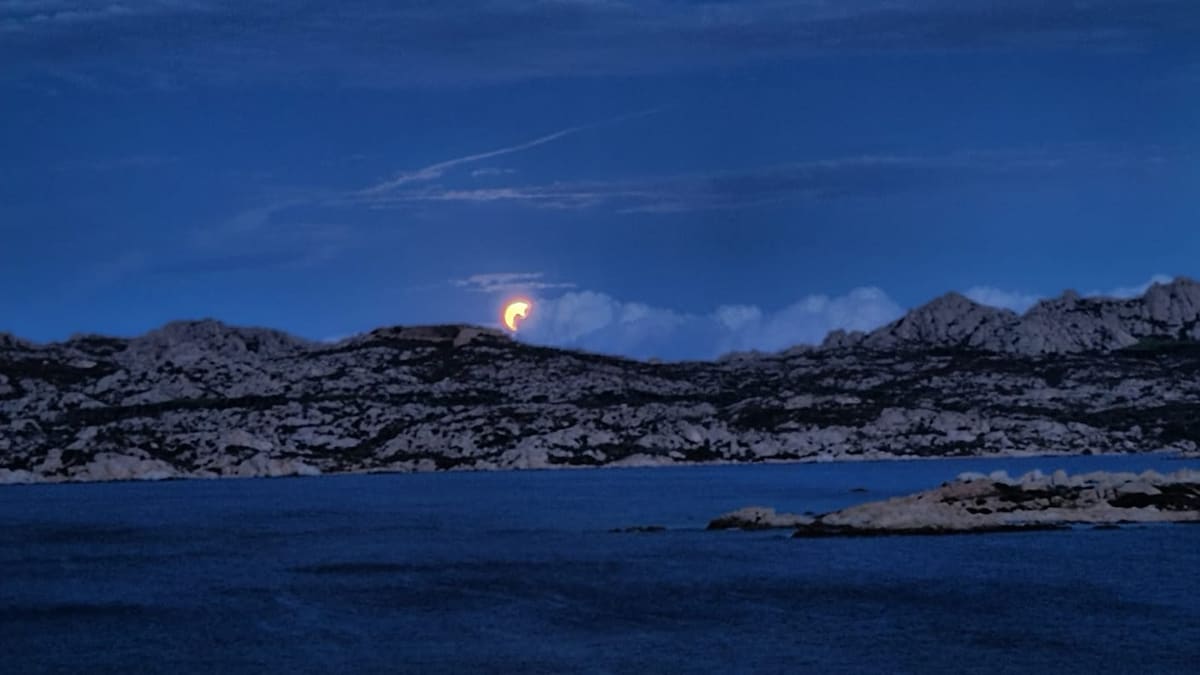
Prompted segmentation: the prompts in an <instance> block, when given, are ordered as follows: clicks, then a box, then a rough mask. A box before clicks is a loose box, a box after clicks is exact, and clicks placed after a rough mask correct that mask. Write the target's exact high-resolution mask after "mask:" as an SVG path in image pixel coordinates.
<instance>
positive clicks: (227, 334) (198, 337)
mask: <svg viewBox="0 0 1200 675" xmlns="http://www.w3.org/2000/svg"><path fill="white" fill-rule="evenodd" d="M311 346H312V345H311V343H309V342H308V341H306V340H303V339H301V338H297V337H294V336H292V335H289V334H287V333H284V332H282V331H276V330H270V329H266V328H243V327H239V326H229V325H227V324H224V323H222V322H220V321H216V320H214V319H202V320H198V321H172V322H171V323H168V324H167V325H165V326H163V327H162V328H159V329H157V330H153V331H150V332H149V333H146V334H145V335H143V336H141V337H137V338H134V339H132V340H130V341H129V347H128V349H127V350H126V353H127V355H128V356H127V358H126V359H124V360H128V361H131V362H146V361H150V362H158V361H164V360H169V361H172V362H174V363H177V364H185V363H191V362H195V361H198V360H200V359H203V358H212V357H220V358H225V359H230V360H237V361H244V360H256V359H260V358H274V357H280V356H288V355H291V354H294V353H296V352H299V351H303V350H305V349H308V348H309V347H311Z"/></svg>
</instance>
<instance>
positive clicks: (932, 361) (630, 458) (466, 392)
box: [0, 282, 1200, 482]
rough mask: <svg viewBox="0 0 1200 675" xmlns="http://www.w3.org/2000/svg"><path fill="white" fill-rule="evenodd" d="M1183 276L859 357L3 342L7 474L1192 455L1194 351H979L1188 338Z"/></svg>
mask: <svg viewBox="0 0 1200 675" xmlns="http://www.w3.org/2000/svg"><path fill="white" fill-rule="evenodd" d="M1194 287H1195V284H1192V283H1190V282H1176V283H1174V284H1171V285H1168V286H1159V287H1155V288H1153V289H1151V292H1148V293H1147V296H1146V298H1143V299H1141V300H1129V301H1115V300H1084V299H1079V298H1077V297H1071V296H1068V297H1064V298H1061V299H1059V300H1055V301H1049V302H1047V303H1044V304H1043V306H1039V307H1035V308H1034V309H1033V310H1031V311H1030V312H1029V313H1027V314H1026V315H1025V316H1024V317H1019V318H1018V317H1016V315H1013V314H1011V313H1006V312H1003V311H1000V310H990V309H987V308H981V307H979V306H977V305H973V303H970V301H968V300H966V299H965V298H962V297H961V296H953V295H951V296H946V297H944V298H941V299H940V300H938V301H935V302H934V303H931V305H930V306H928V307H927V308H925V310H924V311H918V312H915V313H914V314H913V315H912V316H911V318H910V320H908V321H906V322H903V323H899V324H895V325H893V326H892V327H891V328H889V329H881V330H884V332H883V333H879V332H876V333H873V334H872V335H871V336H867V337H863V336H862V335H861V334H845V333H841V334H836V333H835V334H834V335H831V336H830V340H829V341H827V342H828V344H830V345H837V344H842V345H849V344H857V345H858V346H857V347H855V348H848V347H845V346H843V347H841V348H832V347H830V348H826V349H793V350H788V351H785V352H782V353H779V354H773V355H762V354H757V355H746V356H745V357H743V358H730V359H726V360H723V361H719V362H712V363H704V362H688V363H646V362H639V361H633V360H628V359H620V358H612V357H605V356H599V355H595V354H586V353H580V352H570V351H563V350H554V349H548V348H539V347H530V346H526V345H523V344H521V343H518V342H515V341H513V340H512V339H510V338H509V337H508V336H506V335H504V334H502V333H499V332H497V331H492V330H487V329H482V328H477V327H470V326H423V327H395V328H382V329H379V330H375V331H372V332H370V333H367V334H363V335H358V336H355V337H352V338H348V339H346V340H343V341H341V342H338V343H336V344H322V343H312V342H307V341H304V340H300V339H296V338H292V337H290V336H287V335H286V334H283V333H278V332H276V331H269V330H265V329H255V328H237V327H231V326H225V325H223V324H220V323H218V322H214V321H198V322H177V323H174V324H169V325H168V326H166V327H164V328H163V329H161V330H158V331H155V332H153V333H150V334H148V335H146V336H143V337H140V338H134V339H131V340H124V339H115V338H106V337H100V336H78V337H76V338H72V339H71V340H68V341H67V342H64V343H60V344H46V345H34V344H29V343H26V342H23V341H20V340H16V339H12V338H10V337H6V338H5V339H4V340H0V471H3V472H4V473H0V481H6V482H18V481H32V480H52V481H57V480H96V479H101V478H103V479H117V478H121V477H144V476H143V474H144V475H145V476H155V477H176V476H178V477H219V476H240V475H306V474H308V473H313V472H321V473H331V472H341V471H424V470H434V469H437V470H446V469H495V468H531V469H533V468H555V467H585V466H641V465H658V464H673V463H696V462H714V461H716V462H760V461H835V460H858V459H887V458H917V457H938V456H968V455H989V454H992V455H994V454H1005V455H1035V454H1047V453H1068V454H1069V453H1107V452H1140V451H1151V450H1158V449H1162V448H1173V449H1176V450H1180V451H1190V452H1195V451H1196V448H1197V444H1196V443H1197V441H1200V423H1198V422H1197V421H1196V420H1197V414H1196V411H1197V409H1198V408H1200V349H1197V350H1187V349H1177V348H1173V347H1172V348H1164V349H1159V350H1157V351H1156V350H1155V349H1153V348H1147V349H1139V350H1136V351H1121V352H1111V353H1100V352H1095V351H1093V350H1090V349H1089V350H1086V351H1085V352H1083V353H1077V352H1073V351H1069V350H1068V351H1067V352H1065V353H1063V354H1054V355H1052V356H1042V355H1041V354H1040V353H1037V354H1025V353H1022V352H1020V351H1018V352H1016V353H1012V352H999V353H993V352H988V351H980V349H981V347H980V345H988V344H993V343H992V342H989V341H990V340H992V338H991V337H988V336H990V335H992V331H994V330H999V329H997V328H996V327H997V326H999V327H1001V328H1003V329H1004V330H1011V331H1017V329H1020V330H1025V329H1024V328H1021V326H1032V325H1035V324H1034V322H1035V321H1049V319H1047V318H1046V317H1059V316H1075V315H1078V316H1080V317H1087V316H1092V315H1093V314H1096V312H1100V313H1101V314H1102V315H1104V316H1108V314H1112V315H1113V316H1115V317H1116V318H1115V319H1104V321H1109V320H1112V321H1118V322H1123V323H1122V325H1126V324H1128V325H1129V326H1134V328H1132V329H1129V330H1126V331H1125V333H1119V332H1117V331H1116V328H1113V329H1112V331H1110V333H1108V334H1106V335H1109V338H1108V339H1111V340H1112V341H1113V344H1123V343H1124V342H1127V341H1128V340H1129V339H1131V337H1123V336H1124V335H1126V334H1128V336H1133V337H1138V339H1141V337H1140V336H1141V335H1142V333H1140V332H1139V331H1141V330H1143V329H1145V330H1149V329H1148V328H1146V327H1147V326H1152V327H1160V328H1161V327H1164V326H1165V328H1161V330H1168V331H1169V330H1175V328H1172V327H1174V326H1176V325H1178V326H1179V330H1180V331H1183V332H1184V333H1187V331H1194V330H1195V327H1194V325H1193V324H1191V323H1188V322H1189V321H1192V319H1188V318H1187V317H1190V316H1193V314H1194V312H1195V308H1196V306H1197V303H1196V293H1195V288H1194ZM1096 307H1100V308H1101V309H1100V310H1097V309H1095V308H1096ZM1101 310H1103V311H1101ZM1110 310H1111V311H1110ZM1106 313H1107V314H1106ZM953 317H958V319H954V318H953ZM1039 317H1041V318H1039ZM1013 322H1017V323H1016V324H1014V323H1013ZM1082 322H1083V319H1082V318H1081V319H1079V321H1077V322H1076V323H1077V324H1079V325H1083V323H1082ZM1138 322H1142V323H1138ZM1013 325H1016V326H1017V328H1013V327H1012V326H1013ZM1088 325H1089V326H1092V328H1088V329H1087V330H1084V329H1082V328H1078V327H1075V328H1072V327H1071V326H1070V325H1068V326H1067V328H1065V329H1063V330H1064V331H1065V332H1063V333H1062V334H1061V335H1060V334H1059V333H1051V332H1050V331H1049V329H1047V330H1046V331H1043V332H1042V333H1039V334H1037V335H1035V336H1034V337H1028V336H1026V337H1022V335H1024V334H1023V333H1019V331H1018V332H1014V333H1012V335H1016V339H1017V342H1014V343H1012V344H1025V343H1022V342H1020V341H1021V340H1027V342H1028V344H1029V345H1033V346H1030V347H1029V348H1028V349H1029V351H1031V352H1040V351H1044V347H1045V345H1046V344H1050V343H1053V344H1057V345H1060V346H1061V345H1062V344H1065V343H1066V342H1065V341H1070V340H1074V342H1072V343H1071V344H1075V345H1077V346H1079V345H1084V344H1085V343H1087V341H1088V340H1091V339H1092V338H1091V337H1088V338H1086V339H1085V338H1081V337H1078V336H1079V335H1086V336H1093V335H1096V334H1099V333H1096V332H1095V331H1094V330H1093V328H1094V327H1095V326H1094V325H1093V324H1088ZM1138 326H1142V328H1138ZM1156 330H1158V328H1156ZM1071 331H1075V332H1071ZM1080 331H1082V332H1080ZM1088 331H1092V332H1088ZM1176 332H1178V331H1176ZM881 335H882V336H885V337H886V339H884V337H880V336H881ZM1031 335H1032V334H1031ZM1048 336H1049V337H1048ZM1064 336H1065V337H1064ZM1035 337H1036V339H1037V340H1040V342H1037V343H1036V345H1034V343H1033V342H1029V341H1034V339H1035ZM1005 339H1010V338H1005ZM866 340H871V341H872V342H871V344H872V345H883V344H895V345H900V346H905V348H903V349H900V348H897V349H892V350H888V349H883V348H882V347H879V348H876V347H871V346H868V345H865V344H861V343H862V342H863V341H866ZM911 340H918V341H923V342H920V343H919V344H927V343H935V344H932V345H928V346H933V347H940V349H923V350H922V349H914V348H912V345H913V344H918V343H910V342H909V341H911ZM1005 344H1009V343H1005ZM1035 347H1036V348H1035ZM131 467H132V468H131Z"/></svg>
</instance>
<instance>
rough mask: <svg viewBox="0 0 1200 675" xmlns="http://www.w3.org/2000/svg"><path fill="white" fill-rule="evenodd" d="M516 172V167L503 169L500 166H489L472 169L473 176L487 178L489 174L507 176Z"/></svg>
mask: <svg viewBox="0 0 1200 675" xmlns="http://www.w3.org/2000/svg"><path fill="white" fill-rule="evenodd" d="M516 172H517V170H516V169H502V168H499V167H494V166H487V167H484V168H482V169H475V170H473V171H471V177H472V178H486V177H489V176H507V175H509V174H513V173H516Z"/></svg>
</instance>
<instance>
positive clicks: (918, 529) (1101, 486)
mask: <svg viewBox="0 0 1200 675" xmlns="http://www.w3.org/2000/svg"><path fill="white" fill-rule="evenodd" d="M777 517H779V516H777ZM714 522H715V521H714ZM1172 522H1200V472H1198V471H1188V470H1181V471H1177V472H1175V473H1171V474H1166V475H1163V474H1160V473H1157V472H1154V471H1147V472H1145V473H1141V474H1135V473H1105V472H1102V471H1097V472H1094V473H1088V474H1082V475H1077V476H1068V475H1067V474H1066V472H1063V471H1056V472H1054V474H1052V475H1049V476H1047V475H1045V474H1042V473H1041V472H1039V471H1035V472H1032V473H1029V474H1026V475H1024V476H1021V477H1020V478H1017V479H1013V478H1010V477H1008V475H1007V474H1004V473H997V474H993V475H990V476H984V475H982V474H974V475H963V476H960V477H959V479H958V480H956V481H953V482H950V483H945V484H943V485H942V486H941V487H938V488H935V489H933V490H927V491H925V492H920V493H917V494H915V495H908V496H905V497H896V498H895V499H889V500H887V501H880V502H869V503H867V504H859V505H858V506H852V507H850V508H847V509H842V510H840V511H834V512H832V513H827V514H824V515H821V516H818V517H816V518H815V519H811V520H810V521H809V522H807V523H804V522H802V523H801V524H800V525H798V527H797V529H796V533H795V536H797V537H823V536H846V535H857V536H861V535H883V534H960V533H968V532H1003V531H1012V530H1030V529H1058V528H1063V527H1067V526H1069V525H1074V524H1092V525H1111V524H1118V523H1172Z"/></svg>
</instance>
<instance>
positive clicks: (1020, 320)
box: [823, 277, 1200, 355]
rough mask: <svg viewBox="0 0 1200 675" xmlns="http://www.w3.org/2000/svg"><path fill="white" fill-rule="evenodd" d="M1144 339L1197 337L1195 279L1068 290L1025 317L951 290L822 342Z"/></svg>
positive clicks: (997, 348)
mask: <svg viewBox="0 0 1200 675" xmlns="http://www.w3.org/2000/svg"><path fill="white" fill-rule="evenodd" d="M1148 339H1161V340H1193V341H1196V340H1200V283H1197V282H1195V281H1193V280H1191V279H1187V278H1183V277H1181V278H1179V279H1176V280H1175V281H1173V282H1171V283H1169V284H1155V285H1153V286H1151V287H1150V288H1149V290H1147V291H1146V293H1145V295H1144V296H1143V297H1141V298H1135V299H1130V300H1120V299H1112V298H1081V297H1080V296H1079V294H1077V293H1074V292H1071V291H1068V292H1066V293H1064V294H1063V295H1062V296H1060V297H1058V298H1054V299H1051V300H1043V301H1041V302H1039V303H1037V304H1036V305H1034V306H1033V307H1032V308H1030V309H1029V311H1028V312H1026V313H1025V314H1024V315H1023V316H1018V315H1017V314H1015V313H1013V312H1010V311H1008V310H1003V309H996V308H992V307H987V306H985V305H980V304H978V303H975V302H972V301H971V300H969V299H967V298H965V297H963V296H961V295H959V294H957V293H950V294H948V295H945V296H942V297H941V298H938V299H936V300H934V301H933V302H930V303H928V304H926V305H923V306H921V307H918V308H917V309H914V310H913V311H911V312H909V313H908V314H907V315H905V316H904V317H902V318H900V319H898V320H897V321H895V322H893V323H891V324H888V325H887V326H884V327H882V328H879V329H877V330H875V331H872V332H871V333H868V334H866V335H863V336H861V337H858V338H857V339H850V338H849V336H847V335H845V334H837V333H835V334H831V336H830V339H828V340H827V341H826V344H825V345H823V346H824V347H825V348H827V349H846V348H854V347H865V348H868V349H876V350H894V349H905V348H907V349H912V348H928V347H946V348H972V349H980V350H986V351H994V352H1007V353H1016V354H1026V355H1037V354H1064V353H1078V352H1093V351H1111V350H1114V349H1122V348H1125V347H1131V346H1133V345H1136V344H1138V343H1139V342H1141V341H1143V340H1148Z"/></svg>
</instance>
